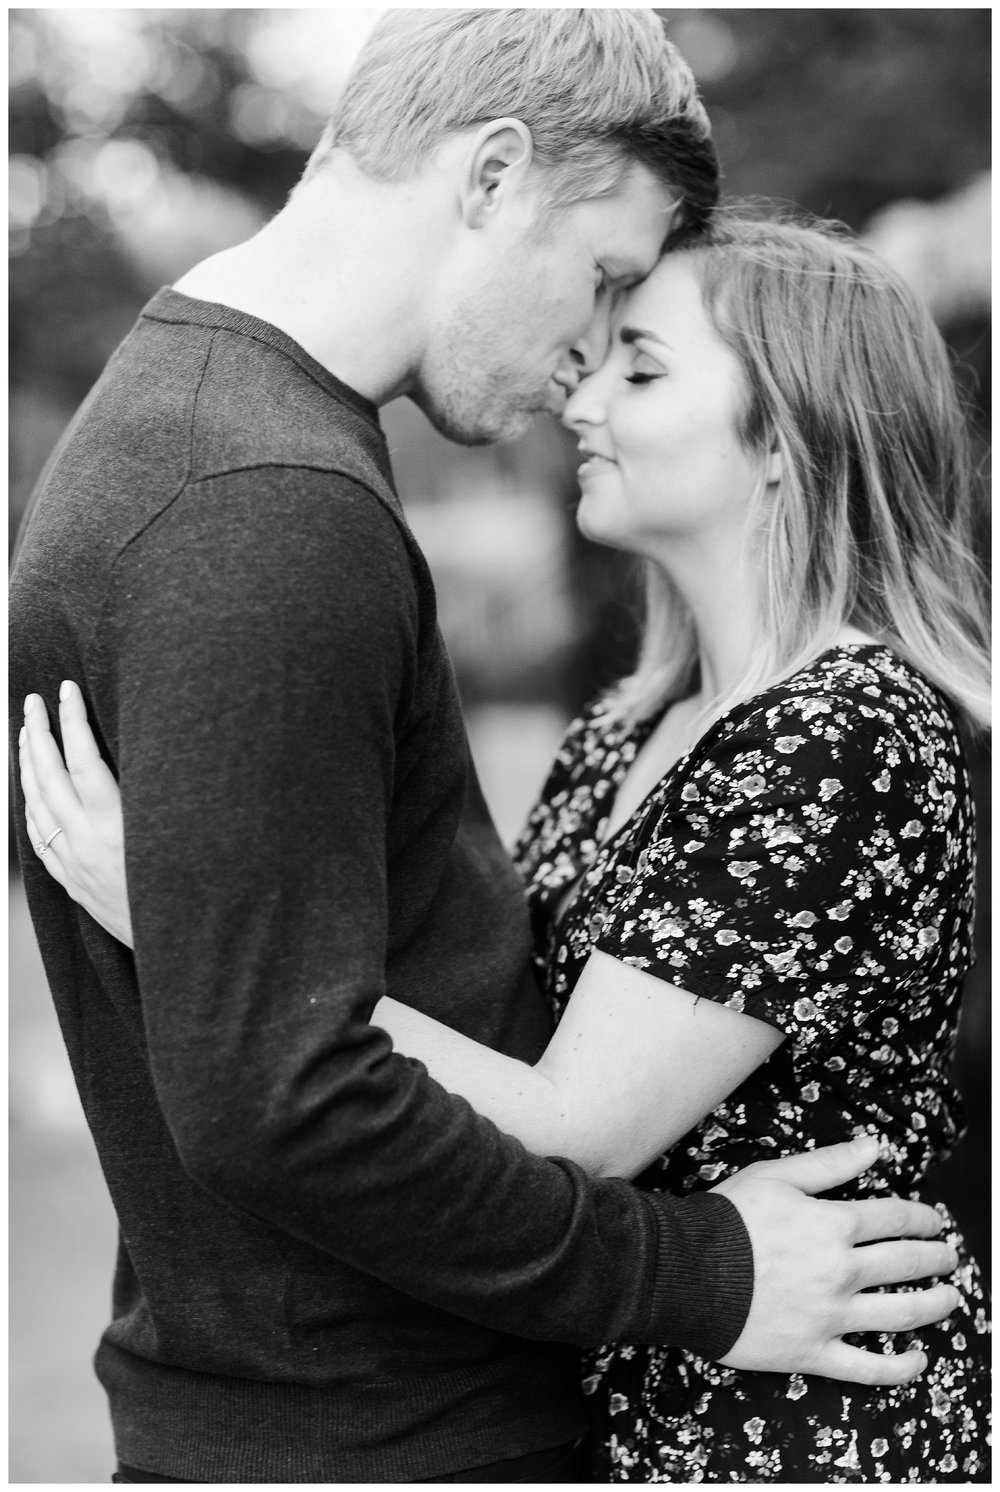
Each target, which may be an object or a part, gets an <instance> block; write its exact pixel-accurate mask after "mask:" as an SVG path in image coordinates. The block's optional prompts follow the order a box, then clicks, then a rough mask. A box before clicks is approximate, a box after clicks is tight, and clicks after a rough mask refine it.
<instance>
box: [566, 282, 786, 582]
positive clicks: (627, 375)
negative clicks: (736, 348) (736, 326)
mask: <svg viewBox="0 0 1000 1492" xmlns="http://www.w3.org/2000/svg"><path fill="white" fill-rule="evenodd" d="M745 401H746V382H745V378H744V375H743V372H742V369H741V367H740V364H739V361H738V359H737V357H736V354H735V353H734V352H732V351H731V349H730V348H729V347H728V346H727V345H726V344H725V342H723V341H722V339H721V338H720V336H719V334H718V332H716V330H715V328H714V327H713V325H712V323H711V321H710V320H709V317H708V313H707V312H706V310H705V308H704V305H703V303H702V295H701V287H700V285H699V282H698V279H697V276H696V273H695V270H694V266H693V264H692V260H691V256H690V255H687V254H676V255H673V256H670V255H668V256H667V257H666V258H665V259H663V260H661V262H660V263H659V264H658V265H657V267H656V268H655V269H654V270H653V272H652V274H651V275H650V276H649V278H648V279H647V280H645V281H644V282H643V283H642V284H641V285H640V286H638V287H637V288H636V289H635V290H633V291H632V292H631V294H630V295H629V297H628V299H627V300H626V301H625V302H624V304H623V306H622V308H621V311H620V313H619V315H618V316H617V317H616V327H615V335H614V340H613V343H612V346H611V351H610V352H609V354H608V356H607V358H606V360H605V362H604V363H603V364H602V366H601V367H600V368H599V369H598V370H597V371H596V372H595V373H593V374H592V375H591V376H590V377H589V378H587V379H585V381H584V382H583V383H582V384H581V385H580V387H579V388H578V389H577V391H576V393H575V394H573V396H572V398H571V399H570V400H569V403H568V404H567V406H566V413H565V416H564V419H565V423H566V424H567V425H568V426H569V427H570V428H571V429H572V430H573V431H575V432H576V435H577V437H578V439H579V442H580V451H581V454H582V456H583V458H584V460H583V465H582V466H581V467H580V471H579V479H580V490H581V499H580V507H579V512H578V515H577V520H578V522H579V525H580V528H581V529H582V531H583V532H584V533H585V534H587V536H588V537H589V538H592V539H595V540H597V541H598V542H599V543H602V544H609V545H611V546H613V547H614V548H616V549H624V550H628V551H629V552H631V553H633V554H637V555H641V556H644V557H646V558H650V559H654V560H660V561H661V562H665V563H667V564H668V565H670V564H671V561H673V562H676V560H677V559H678V558H679V557H683V555H684V554H685V553H687V554H693V553H694V552H696V551H698V550H701V551H704V552H706V553H710V554H713V555H719V556H722V555H725V554H729V553H730V552H733V544H732V542H729V541H732V540H735V541H736V543H737V545H738V544H740V543H742V542H743V540H744V539H745V538H746V534H747V518H748V514H749V511H750V503H751V498H752V496H753V494H754V492H755V491H756V490H757V489H758V487H759V486H760V484H761V482H762V480H764V479H767V478H768V476H769V473H768V471H767V469H766V468H767V465H768V463H765V461H764V459H763V458H762V457H761V456H759V455H756V454H753V453H751V452H749V451H747V450H745V449H744V447H743V446H742V445H741V443H740V440H739V437H738V435H737V429H738V425H739V420H740V415H741V412H742V410H743V408H744V405H745Z"/></svg>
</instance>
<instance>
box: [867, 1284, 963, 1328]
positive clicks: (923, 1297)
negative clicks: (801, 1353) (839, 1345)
mask: <svg viewBox="0 0 1000 1492" xmlns="http://www.w3.org/2000/svg"><path fill="white" fill-rule="evenodd" d="M961 1304H962V1297H961V1295H960V1294H959V1292H958V1291H957V1290H956V1289H955V1286H954V1285H932V1286H931V1288H930V1289H929V1290H911V1291H909V1292H907V1293H906V1294H896V1295H890V1294H885V1295H878V1294H872V1295H856V1296H855V1297H854V1299H853V1300H852V1301H851V1304H850V1307H849V1310H848V1317H847V1325H846V1326H845V1328H844V1329H845V1331H892V1332H895V1331H917V1330H918V1328H920V1327H921V1326H932V1325H933V1324H934V1323H935V1322H937V1321H943V1320H944V1319H945V1317H946V1316H950V1315H951V1314H952V1312H953V1311H957V1310H958V1308H959V1306H960V1305H961Z"/></svg>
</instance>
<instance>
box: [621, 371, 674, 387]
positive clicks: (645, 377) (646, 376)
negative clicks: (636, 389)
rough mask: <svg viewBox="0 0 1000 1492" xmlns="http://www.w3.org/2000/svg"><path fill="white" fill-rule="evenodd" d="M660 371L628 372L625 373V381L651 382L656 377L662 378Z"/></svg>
mask: <svg viewBox="0 0 1000 1492" xmlns="http://www.w3.org/2000/svg"><path fill="white" fill-rule="evenodd" d="M663 376H664V375H663V374H662V373H629V374H627V375H626V378H625V382H626V383H638V384H642V383H653V382H655V380H656V379H657V378H662V377H663Z"/></svg>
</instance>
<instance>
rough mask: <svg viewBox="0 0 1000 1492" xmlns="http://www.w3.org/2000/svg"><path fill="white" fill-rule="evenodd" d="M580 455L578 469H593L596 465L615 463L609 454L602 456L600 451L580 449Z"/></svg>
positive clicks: (612, 464) (611, 464)
mask: <svg viewBox="0 0 1000 1492" xmlns="http://www.w3.org/2000/svg"><path fill="white" fill-rule="evenodd" d="M581 455H582V456H583V460H582V461H581V463H580V466H579V470H580V471H583V470H584V469H585V468H590V469H591V470H594V469H595V468H596V467H598V466H614V465H615V462H614V460H613V459H612V458H611V457H610V456H602V455H601V453H600V451H582V452H581Z"/></svg>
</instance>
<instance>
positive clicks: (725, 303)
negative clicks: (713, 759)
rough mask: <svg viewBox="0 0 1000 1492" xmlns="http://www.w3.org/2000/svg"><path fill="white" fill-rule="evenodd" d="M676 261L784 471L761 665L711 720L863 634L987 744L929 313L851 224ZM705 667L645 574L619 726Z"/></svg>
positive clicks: (950, 438) (959, 463)
mask: <svg viewBox="0 0 1000 1492" xmlns="http://www.w3.org/2000/svg"><path fill="white" fill-rule="evenodd" d="M679 252H684V253H685V254H687V255H689V256H690V258H691V261H692V263H693V264H694V266H695V269H696V272H697V274H698V277H699V280H700V283H701V286H702V292H703V296H704V302H705V306H706V309H707V311H708V313H709V316H710V318H711V320H712V322H713V324H714V326H715V328H716V329H717V331H718V333H719V335H720V336H721V337H722V338H723V339H724V340H725V342H726V343H727V344H728V345H729V346H730V347H731V348H732V349H733V350H734V351H735V353H736V354H737V356H738V358H739V360H740V363H741V365H742V368H743V373H744V376H745V380H746V385H747V389H748V397H747V403H746V408H745V412H744V415H743V419H742V424H741V429H740V437H741V439H742V441H743V443H744V445H745V447H746V448H747V449H748V450H751V451H755V452H759V453H760V454H761V455H762V456H764V455H766V454H767V453H768V452H770V451H773V450H775V449H776V450H778V451H780V453H781V457H782V471H783V475H782V479H781V482H780V484H779V489H778V492H777V497H776V498H774V497H773V489H772V495H771V496H768V497H766V498H765V496H764V489H763V486H762V488H761V495H760V498H759V501H758V506H757V509H756V512H755V515H754V516H755V518H756V525H755V531H756V532H757V534H758V535H759V540H760V544H761V554H762V560H763V565H762V573H763V577H764V583H763V587H762V591H763V594H762V596H761V616H760V633H761V646H760V649H759V651H758V653H757V655H756V657H755V661H754V663H753V666H752V668H751V669H750V671H749V672H748V673H747V674H746V676H745V677H744V678H743V679H741V680H740V682H739V684H738V685H737V687H736V688H735V689H733V690H731V691H730V692H729V693H728V694H727V695H726V697H725V698H724V699H721V700H718V701H716V702H714V704H713V706H712V707H711V710H710V712H709V715H708V717H707V718H709V719H710V718H716V717H717V716H718V715H719V714H721V713H722V712H723V711H724V710H725V709H727V708H729V707H730V706H731V705H732V704H734V703H735V702H736V701H737V700H739V699H745V698H749V697H750V696H752V695H754V694H756V693H758V692H759V691H760V690H761V689H762V688H764V687H766V686H767V685H768V684H770V683H773V682H776V681H777V680H778V679H780V678H782V677H786V676H788V675H789V674H791V673H794V672H795V671H796V670H797V669H798V668H801V667H802V666H803V665H804V664H806V663H807V662H808V661H809V660H810V659H811V658H813V657H815V655H816V654H817V652H820V651H822V650H823V649H824V648H826V647H829V646H831V645H832V643H833V640H834V638H835V637H836V634H837V632H838V630H839V629H840V628H841V627H842V626H843V625H844V624H850V625H853V626H855V627H857V628H859V629H861V630H862V631H864V632H867V633H869V634H870V635H871V636H872V637H874V638H876V639H877V640H878V641H879V642H882V643H884V644H885V645H886V646H888V647H890V648H892V649H894V650H895V651H896V652H898V653H899V654H900V655H901V656H902V657H904V658H906V659H907V660H908V661H909V662H910V663H912V664H913V665H914V666H915V667H916V668H918V669H919V670H920V671H921V672H922V673H923V674H924V675H925V676H926V677H927V678H928V679H930V680H931V681H932V682H933V683H934V684H936V685H937V687H938V688H939V689H940V690H941V691H942V693H944V694H945V695H946V696H947V697H948V698H950V699H951V700H952V701H953V703H954V704H955V706H956V707H957V709H958V711H959V713H960V714H961V715H962V716H963V717H964V718H965V720H966V721H967V722H968V723H970V724H971V725H972V726H973V727H976V726H985V725H986V724H987V723H988V720H989V661H988V627H987V622H986V610H985V597H986V586H985V581H984V577H983V575H982V573H981V570H980V567H979V565H978V563H977V561H976V559H975V556H974V554H973V549H972V539H971V532H972V505H973V495H974V484H973V477H972V468H971V458H970V453H969V448H968V436H967V426H966V419H965V416H964V414H963V411H962V409H961V407H960V404H959V400H958V396H957V392H956V388H955V383H954V379H953V376H952V371H951V366H950V363H949V358H948V352H947V349H946V347H945V344H944V342H943V340H942V338H941V335H940V333H939V332H938V330H937V328H936V327H935V325H934V323H933V321H932V320H931V317H930V315H929V313H928V311H927V310H926V309H925V307H924V306H923V305H922V304H921V302H920V300H919V299H918V297H917V296H916V295H915V294H914V293H913V291H912V290H910V289H909V288H908V286H907V285H906V284H905V283H904V281H903V280H902V279H901V278H900V277H899V276H898V275H897V274H896V273H895V272H894V271H893V270H891V269H890V268H889V267H888V265H886V264H885V263H884V262H883V261H882V260H881V259H879V258H878V256H877V255H875V254H874V253H873V252H872V251H871V250H870V249H868V248H866V247H865V246H864V245H863V244H861V243H859V242H857V241H856V240H855V239H853V238H852V237H850V236H849V235H848V233H847V230H846V229H843V228H841V227H840V225H836V224H828V223H819V222H817V223H810V224H808V225H804V224H802V223H800V222H790V221H781V220H777V219H775V218H769V219H760V218H755V217H751V216H748V215H747V214H746V213H741V212H734V211H733V210H727V211H726V212H724V213H720V215H719V217H718V219H717V220H716V222H715V224H714V226H713V228H712V230H711V232H710V235H709V237H708V238H707V239H706V240H703V241H701V242H696V243H694V244H691V243H688V244H687V245H685V247H684V248H683V249H682V250H679ZM696 663H697V640H696V638H695V635H694V629H693V625H692V621H691V617H690V614H689V613H688V610H687V607H686V605H685V603H684V601H683V600H682V598H681V596H680V595H679V593H678V592H677V590H676V589H675V587H674V585H673V584H672V582H671V581H670V579H669V578H668V577H667V576H666V575H665V574H664V572H663V570H662V569H661V568H660V567H658V566H656V565H654V564H652V563H648V564H647V566H646V578H645V618H644V631H643V639H642V644H641V648H640V653H639V661H638V664H637V666H636V669H635V671H634V672H633V673H632V674H631V675H630V676H629V677H628V678H627V679H625V680H623V681H622V682H621V684H620V685H619V686H618V688H617V689H616V690H615V691H614V692H613V693H612V694H611V695H610V696H609V698H608V700H607V704H606V708H607V712H608V714H609V715H610V716H612V717H615V718H623V717H624V718H632V719H641V718H644V717H646V716H648V715H650V714H652V713H653V712H654V711H655V710H657V709H658V708H659V707H660V706H662V705H663V704H665V703H666V702H667V701H669V700H670V699H671V698H676V697H678V696H680V695H681V694H683V693H684V692H685V690H686V689H687V688H688V687H689V685H690V683H691V681H692V679H693V676H694V671H695V667H696ZM705 723H707V721H706V722H705Z"/></svg>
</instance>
